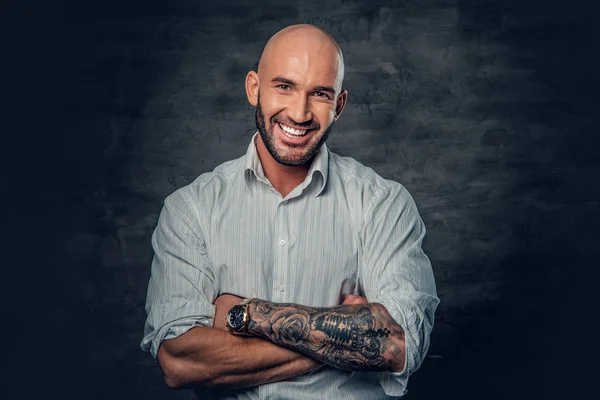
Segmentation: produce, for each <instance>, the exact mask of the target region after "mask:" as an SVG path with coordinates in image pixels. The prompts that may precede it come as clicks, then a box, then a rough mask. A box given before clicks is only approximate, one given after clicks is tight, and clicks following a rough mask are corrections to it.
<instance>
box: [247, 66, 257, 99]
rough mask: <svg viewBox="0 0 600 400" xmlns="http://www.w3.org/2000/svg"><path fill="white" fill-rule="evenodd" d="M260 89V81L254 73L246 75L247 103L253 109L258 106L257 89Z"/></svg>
mask: <svg viewBox="0 0 600 400" xmlns="http://www.w3.org/2000/svg"><path fill="white" fill-rule="evenodd" d="M259 87H260V79H259V78H258V74H257V73H256V72H254V71H250V72H248V75H246V97H248V102H249V103H250V104H252V105H253V106H254V107H256V106H257V105H258V89H259Z"/></svg>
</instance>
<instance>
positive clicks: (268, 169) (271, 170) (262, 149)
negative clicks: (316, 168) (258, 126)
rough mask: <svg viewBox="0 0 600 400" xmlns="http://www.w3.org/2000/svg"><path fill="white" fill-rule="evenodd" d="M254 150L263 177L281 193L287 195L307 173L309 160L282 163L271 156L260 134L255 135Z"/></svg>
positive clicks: (283, 195)
mask: <svg viewBox="0 0 600 400" xmlns="http://www.w3.org/2000/svg"><path fill="white" fill-rule="evenodd" d="M256 152H257V153H258V158H259V159H260V163H261V165H262V168H263V172H264V173H265V177H266V178H267V179H268V180H269V182H271V185H273V187H274V188H275V189H277V191H278V192H279V193H280V194H281V196H282V197H285V196H287V195H288V194H289V193H290V192H291V191H292V190H294V188H295V187H296V186H298V185H299V184H300V183H302V181H304V179H306V175H307V174H308V170H309V169H310V164H311V163H310V162H308V163H306V164H302V165H284V164H281V163H279V162H278V161H277V160H275V159H274V158H273V156H272V155H271V153H269V150H267V147H266V146H265V144H264V142H263V141H262V138H261V136H260V135H257V137H256Z"/></svg>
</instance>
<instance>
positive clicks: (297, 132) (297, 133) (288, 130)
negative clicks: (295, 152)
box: [279, 124, 308, 136]
mask: <svg viewBox="0 0 600 400" xmlns="http://www.w3.org/2000/svg"><path fill="white" fill-rule="evenodd" d="M279 127H280V128H281V130H282V131H284V132H285V133H289V134H290V135H294V136H304V135H306V133H307V132H308V131H307V130H303V131H301V130H298V129H294V128H290V127H288V126H285V125H283V124H279Z"/></svg>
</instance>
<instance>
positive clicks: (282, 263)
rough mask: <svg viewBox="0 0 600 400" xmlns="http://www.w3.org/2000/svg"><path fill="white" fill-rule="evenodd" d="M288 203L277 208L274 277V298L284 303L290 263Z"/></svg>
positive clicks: (284, 202)
mask: <svg viewBox="0 0 600 400" xmlns="http://www.w3.org/2000/svg"><path fill="white" fill-rule="evenodd" d="M287 204H288V203H287V202H286V201H285V200H283V201H281V202H280V203H279V204H278V206H277V214H276V228H275V232H276V243H277V250H276V263H275V268H274V270H275V271H276V274H274V276H273V297H274V300H275V301H282V300H283V294H284V292H285V289H286V288H285V282H286V275H287V271H286V269H287V267H288V261H289V239H288V237H287V234H288V229H287V212H286V208H287Z"/></svg>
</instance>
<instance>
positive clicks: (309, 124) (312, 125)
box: [272, 117, 321, 130]
mask: <svg viewBox="0 0 600 400" xmlns="http://www.w3.org/2000/svg"><path fill="white" fill-rule="evenodd" d="M272 120H273V123H282V124H284V125H287V126H289V127H290V128H294V129H307V130H318V129H320V128H321V125H320V124H319V123H316V122H314V121H312V120H310V121H306V122H300V123H298V122H295V121H292V120H291V119H288V118H277V117H273V118H272Z"/></svg>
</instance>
